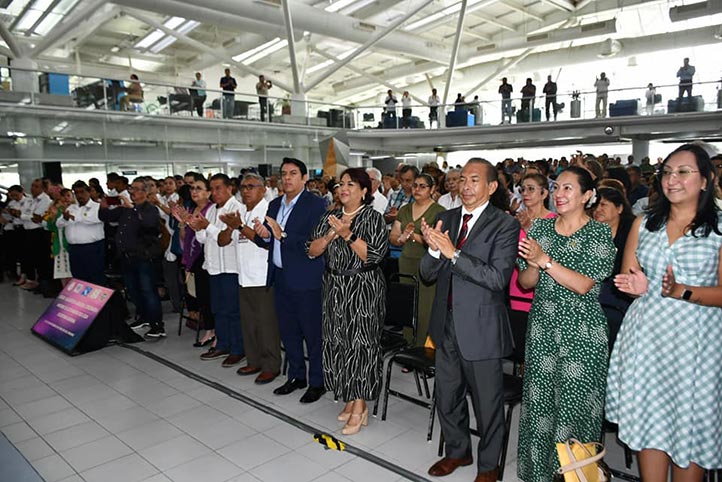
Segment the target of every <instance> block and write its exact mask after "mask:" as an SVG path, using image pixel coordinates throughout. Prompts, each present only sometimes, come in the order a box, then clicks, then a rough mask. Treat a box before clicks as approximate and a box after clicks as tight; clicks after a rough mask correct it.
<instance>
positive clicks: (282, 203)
mask: <svg viewBox="0 0 722 482" xmlns="http://www.w3.org/2000/svg"><path fill="white" fill-rule="evenodd" d="M305 190H306V188H303V189H301V191H300V192H299V193H298V194H296V196H294V198H293V199H291V202H290V203H289V204H288V205H287V204H286V202H287V201H288V198H287V197H286V194H284V195H283V197H282V198H281V205H282V206H286V209H289V208H292V207H293V206H295V205H296V201H298V198H299V197H300V196H301V194H303V191H305Z"/></svg>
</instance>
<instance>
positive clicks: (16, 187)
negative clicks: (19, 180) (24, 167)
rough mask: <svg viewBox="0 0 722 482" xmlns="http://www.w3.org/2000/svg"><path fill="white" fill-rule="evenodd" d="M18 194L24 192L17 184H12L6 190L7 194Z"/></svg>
mask: <svg viewBox="0 0 722 482" xmlns="http://www.w3.org/2000/svg"><path fill="white" fill-rule="evenodd" d="M11 191H12V192H19V193H22V192H23V191H24V189H23V187H22V186H21V185H19V184H13V185H12V186H10V187H9V188H8V192H11Z"/></svg>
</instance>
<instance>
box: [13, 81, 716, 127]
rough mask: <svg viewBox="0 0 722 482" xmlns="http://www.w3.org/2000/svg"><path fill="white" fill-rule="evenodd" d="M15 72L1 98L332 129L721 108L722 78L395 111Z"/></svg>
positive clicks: (398, 107) (382, 107) (521, 121)
mask: <svg viewBox="0 0 722 482" xmlns="http://www.w3.org/2000/svg"><path fill="white" fill-rule="evenodd" d="M3 70H4V69H3ZM15 70H16V71H17V72H16V73H15V74H16V79H17V80H16V81H13V80H11V79H10V77H4V78H1V79H0V87H1V88H0V103H2V102H5V103H13V104H35V105H50V106H58V107H67V108H79V109H87V110H105V111H112V112H131V113H135V114H137V115H150V116H172V117H193V118H198V119H200V118H203V119H221V120H227V121H231V122H232V121H238V120H242V121H254V122H265V123H275V124H289V125H296V126H309V127H318V128H333V129H405V128H409V129H438V128H452V127H462V126H463V127H472V126H489V125H499V124H502V123H503V124H525V123H535V122H546V121H547V120H548V121H550V122H551V121H554V120H556V121H573V120H577V119H595V118H604V117H618V116H655V115H665V114H681V113H688V112H704V111H716V110H719V109H722V85H721V81H706V82H695V83H694V84H693V86H692V93H693V96H691V97H690V96H688V95H686V94H685V96H684V97H683V98H681V99H680V98H679V94H680V87H679V84H667V85H658V86H656V87H655V89H654V92H652V93H651V95H649V92H648V89H647V87H629V88H619V89H609V91H608V92H607V95H606V96H598V94H597V93H596V92H595V91H582V92H579V91H574V92H559V93H557V95H556V97H555V99H554V101H552V100H551V99H548V98H547V97H546V96H544V95H536V96H529V97H523V96H522V95H520V94H519V93H514V94H515V95H512V97H511V98H509V99H508V100H501V99H499V98H495V99H481V100H478V99H476V100H472V101H461V102H458V103H452V104H447V105H438V106H436V107H435V108H434V107H430V106H429V105H427V104H419V103H412V104H410V105H407V106H403V105H402V102H401V97H400V96H399V97H397V100H398V102H397V103H396V105H395V106H393V108H392V106H386V105H378V104H377V105H362V106H355V105H354V106H348V105H340V104H333V103H323V102H317V101H313V100H305V101H301V100H295V99H292V98H291V97H290V96H286V97H274V96H268V97H267V98H266V100H265V102H263V101H262V100H261V99H260V98H259V97H258V95H256V94H254V93H247V92H234V93H230V92H224V91H222V90H219V89H211V88H206V89H204V90H205V96H200V95H199V94H200V92H198V91H197V90H194V89H193V88H192V87H190V86H184V85H170V84H164V83H158V82H145V81H142V80H141V81H132V80H120V79H110V78H99V77H92V76H80V75H68V74H60V73H53V72H45V71H39V70H37V71H30V70H23V69H15ZM27 82H37V83H38V85H39V91H40V92H35V91H34V89H30V88H28V86H27ZM15 84H17V86H16V85H15ZM517 89H518V86H517ZM539 91H541V86H538V87H537V92H539ZM602 97H603V98H602Z"/></svg>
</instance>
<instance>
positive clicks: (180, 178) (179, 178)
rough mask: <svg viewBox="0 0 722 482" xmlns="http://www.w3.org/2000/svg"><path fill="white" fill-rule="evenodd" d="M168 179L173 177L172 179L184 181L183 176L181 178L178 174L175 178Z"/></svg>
mask: <svg viewBox="0 0 722 482" xmlns="http://www.w3.org/2000/svg"><path fill="white" fill-rule="evenodd" d="M168 177H172V178H173V179H175V180H176V181H182V180H183V176H181V175H180V174H176V175H175V176H168Z"/></svg>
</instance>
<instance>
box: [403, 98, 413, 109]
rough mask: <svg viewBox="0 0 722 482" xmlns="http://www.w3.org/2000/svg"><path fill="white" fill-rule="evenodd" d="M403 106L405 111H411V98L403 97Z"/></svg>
mask: <svg viewBox="0 0 722 482" xmlns="http://www.w3.org/2000/svg"><path fill="white" fill-rule="evenodd" d="M401 106H402V107H403V108H404V109H410V108H411V97H401Z"/></svg>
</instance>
